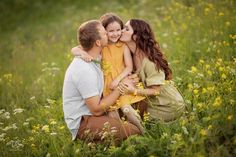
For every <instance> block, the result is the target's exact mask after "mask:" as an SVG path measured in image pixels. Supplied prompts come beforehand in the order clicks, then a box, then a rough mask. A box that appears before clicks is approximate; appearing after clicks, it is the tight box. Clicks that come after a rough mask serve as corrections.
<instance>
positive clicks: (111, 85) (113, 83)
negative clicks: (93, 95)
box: [110, 79, 120, 90]
mask: <svg viewBox="0 0 236 157" xmlns="http://www.w3.org/2000/svg"><path fill="white" fill-rule="evenodd" d="M119 83H120V81H119V80H117V79H115V80H113V81H112V82H111V84H110V89H111V90H114V89H115V88H116V87H117V86H118V84H119Z"/></svg>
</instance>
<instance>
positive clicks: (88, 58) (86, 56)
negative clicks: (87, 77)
mask: <svg viewBox="0 0 236 157" xmlns="http://www.w3.org/2000/svg"><path fill="white" fill-rule="evenodd" d="M71 53H72V54H73V55H74V56H78V57H80V58H82V59H83V60H84V61H85V62H91V61H92V60H93V57H92V56H90V55H89V54H88V53H87V52H85V51H84V50H83V49H82V47H81V46H77V47H73V48H72V49H71Z"/></svg>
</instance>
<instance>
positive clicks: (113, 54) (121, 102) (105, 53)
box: [72, 13, 145, 133]
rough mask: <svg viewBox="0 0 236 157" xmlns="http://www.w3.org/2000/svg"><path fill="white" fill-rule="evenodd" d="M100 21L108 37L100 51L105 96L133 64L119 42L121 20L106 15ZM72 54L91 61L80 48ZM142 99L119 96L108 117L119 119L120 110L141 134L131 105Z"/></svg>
mask: <svg viewBox="0 0 236 157" xmlns="http://www.w3.org/2000/svg"><path fill="white" fill-rule="evenodd" d="M100 21H101V22H102V24H103V26H104V28H105V29H106V31H107V36H108V46H106V47H104V48H103V50H102V69H103V73H104V90H103V96H106V95H109V93H110V92H111V91H112V90H113V89H114V88H115V87H117V86H118V84H119V82H120V81H121V80H122V79H123V78H125V77H126V76H128V75H129V74H130V73H131V72H132V70H133V63H132V57H131V54H130V51H129V48H128V47H127V46H126V45H125V44H124V43H122V42H120V41H119V38H120V37H121V30H122V29H123V22H122V21H121V19H120V18H119V17H118V16H117V15H115V14H112V13H108V14H105V15H103V16H101V18H100ZM72 53H73V54H74V55H80V56H82V58H84V59H85V60H86V61H91V60H92V58H91V57H90V56H88V54H87V53H86V52H84V51H83V50H82V49H81V48H78V47H76V48H73V49H72ZM144 98H145V97H142V96H137V95H133V94H128V95H123V96H120V98H119V99H118V100H117V103H116V104H115V105H113V106H112V107H111V108H110V112H109V113H108V115H109V116H111V117H113V118H117V119H120V116H119V114H118V111H117V109H119V108H121V110H122V111H123V113H124V114H125V115H126V116H127V119H128V120H129V121H130V122H131V123H133V124H134V125H136V126H137V127H138V128H139V129H140V131H141V132H142V133H143V132H144V129H143V127H142V125H141V123H140V120H139V118H138V115H137V113H136V111H135V110H134V109H133V108H132V106H131V104H133V103H135V102H138V101H141V100H143V99H144Z"/></svg>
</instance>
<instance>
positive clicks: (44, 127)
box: [42, 125, 50, 133]
mask: <svg viewBox="0 0 236 157" xmlns="http://www.w3.org/2000/svg"><path fill="white" fill-rule="evenodd" d="M42 130H43V131H45V132H46V133H49V132H50V131H49V126H48V125H44V126H43V127H42Z"/></svg>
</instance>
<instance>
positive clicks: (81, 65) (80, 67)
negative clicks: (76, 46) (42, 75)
mask: <svg viewBox="0 0 236 157" xmlns="http://www.w3.org/2000/svg"><path fill="white" fill-rule="evenodd" d="M90 69H91V66H90V63H89V62H85V61H84V60H83V59H81V58H77V57H75V58H74V59H73V60H72V62H71V64H70V65H69V67H68V69H67V71H73V72H80V71H86V70H90Z"/></svg>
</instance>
